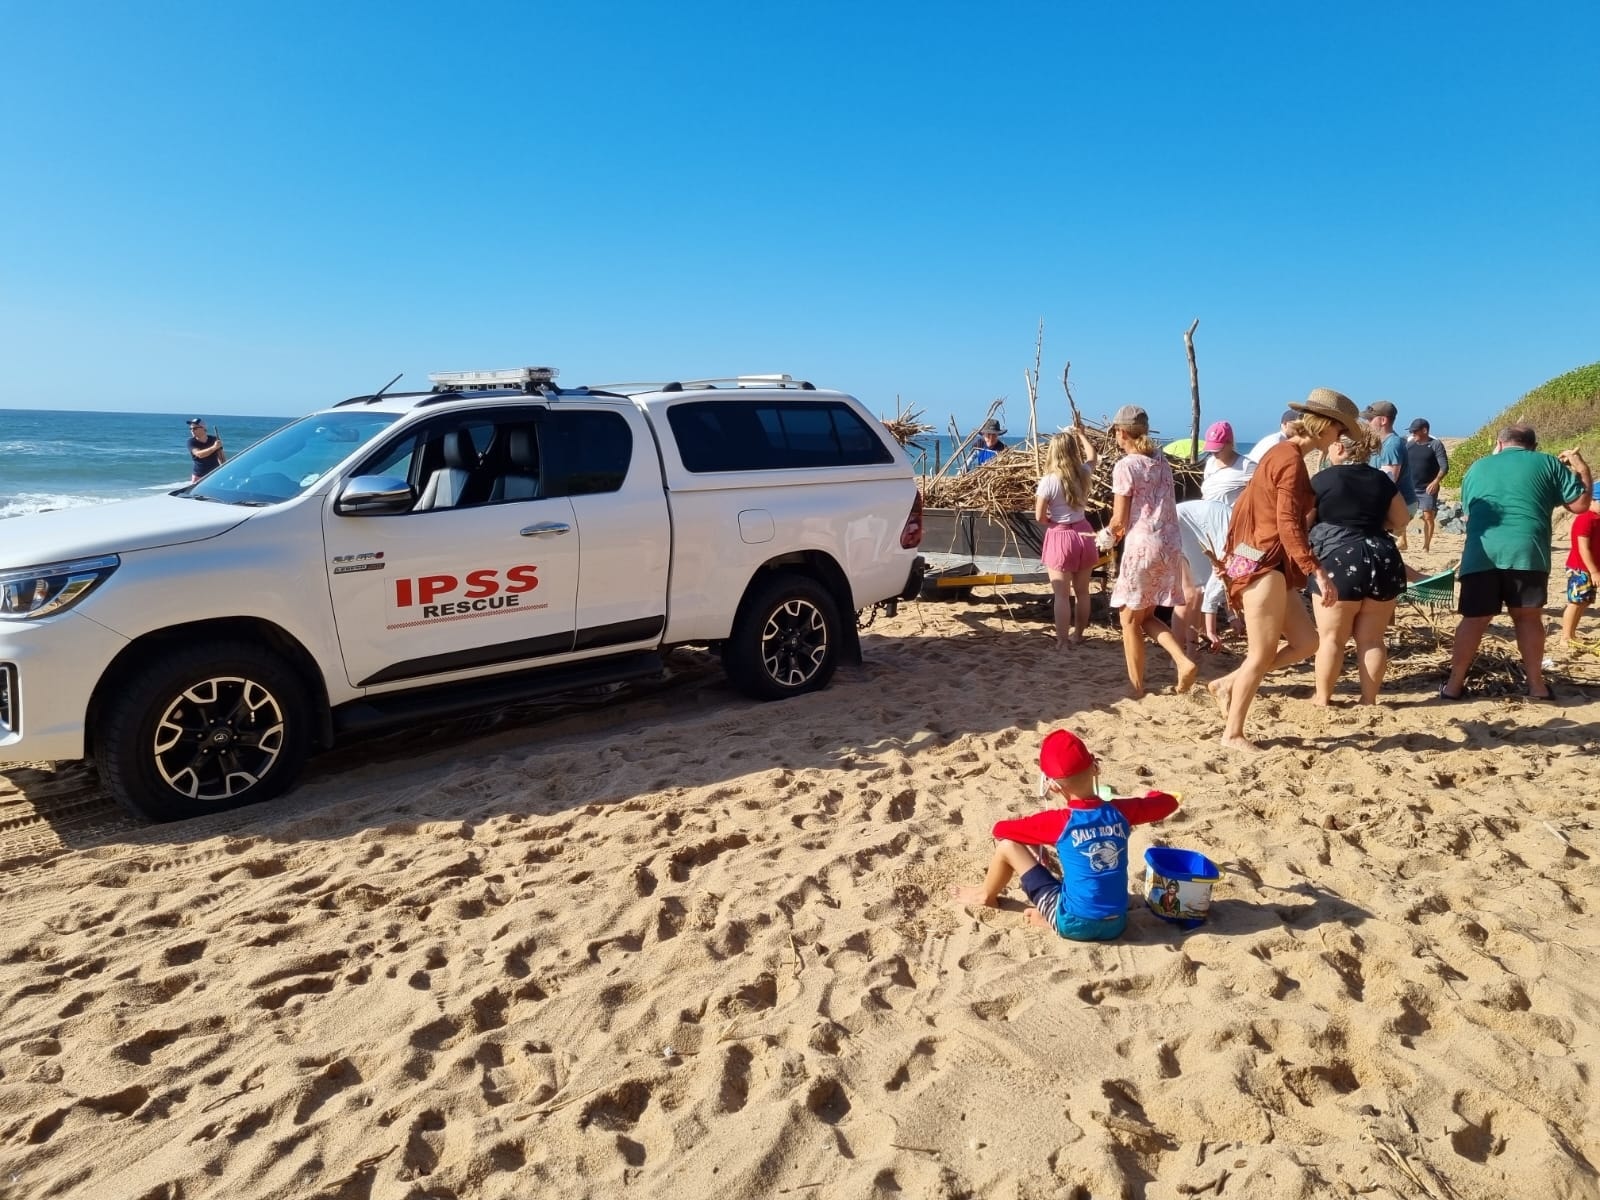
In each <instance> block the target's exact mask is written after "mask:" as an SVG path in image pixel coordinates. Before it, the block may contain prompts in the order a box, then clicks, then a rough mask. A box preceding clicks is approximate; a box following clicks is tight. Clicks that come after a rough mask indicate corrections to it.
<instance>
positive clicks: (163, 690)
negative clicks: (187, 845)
mask: <svg viewBox="0 0 1600 1200" xmlns="http://www.w3.org/2000/svg"><path fill="white" fill-rule="evenodd" d="M311 720H312V714H311V704H310V701H309V699H308V697H307V695H306V688H305V685H304V684H303V683H302V682H301V681H300V678H299V676H298V675H296V674H295V673H294V671H293V670H291V669H290V668H289V667H288V666H287V665H286V664H285V663H284V662H283V661H282V660H281V659H279V658H278V657H276V656H275V655H273V654H271V653H270V652H268V651H266V650H263V649H261V648H259V647H257V646H253V645H250V644H249V643H247V642H218V643H214V644H211V645H208V646H196V647H193V648H186V649H177V650H174V651H172V652H171V653H170V654H168V655H166V656H165V657H164V658H162V659H160V660H159V661H156V662H153V663H151V664H150V665H149V666H147V667H145V668H144V669H143V670H142V671H140V672H138V673H137V674H135V675H134V676H133V677H132V678H131V679H129V680H128V681H127V682H126V684H124V685H123V686H122V687H120V688H118V690H117V693H116V694H115V695H114V696H113V697H111V698H110V699H109V700H108V701H107V703H106V706H105V710H104V720H103V722H102V724H101V729H100V736H99V737H98V738H97V739H96V762H97V764H98V766H99V768H100V778H101V780H102V782H104V783H105V785H106V787H107V788H108V789H109V790H110V791H111V794H112V795H113V796H114V797H116V799H117V800H118V802H119V803H121V804H122V805H123V806H124V807H126V808H129V809H131V810H133V811H134V812H136V813H138V814H139V815H141V816H143V817H146V818H148V819H150V820H152V821H179V820H183V819H185V818H188V817H197V816H203V815H205V814H207V813H213V812H220V811H222V810H224V809H229V808H237V807H239V806H240V805H243V804H254V803H256V802H257V801H260V800H268V799H271V798H272V797H273V796H276V795H278V794H279V793H281V792H283V791H284V790H285V789H286V788H288V787H289V785H290V784H292V783H293V782H294V780H295V776H297V775H298V774H299V773H300V768H301V767H302V766H303V765H304V764H305V760H306V755H307V753H308V752H309V747H310V740H311V739H310V731H311Z"/></svg>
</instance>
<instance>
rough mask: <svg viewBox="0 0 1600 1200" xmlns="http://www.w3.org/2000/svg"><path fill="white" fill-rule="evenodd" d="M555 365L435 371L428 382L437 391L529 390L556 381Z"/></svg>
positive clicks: (556, 371) (429, 376)
mask: <svg viewBox="0 0 1600 1200" xmlns="http://www.w3.org/2000/svg"><path fill="white" fill-rule="evenodd" d="M559 374H560V371H558V370H557V369H556V368H555V367H515V368H513V369H512V370H509V371H433V372H430V373H429V375H428V382H429V383H431V384H432V385H433V390H434V391H436V392H468V391H493V390H497V389H502V388H514V389H520V390H523V391H527V390H529V389H530V388H533V387H536V386H537V385H539V384H541V383H554V382H555V378H556V376H557V375H559Z"/></svg>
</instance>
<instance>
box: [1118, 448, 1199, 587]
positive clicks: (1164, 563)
mask: <svg viewBox="0 0 1600 1200" xmlns="http://www.w3.org/2000/svg"><path fill="white" fill-rule="evenodd" d="M1111 490H1112V491H1113V492H1114V493H1116V494H1117V495H1118V496H1127V497H1128V533H1127V536H1126V538H1124V539H1123V543H1122V561H1121V563H1120V564H1119V566H1118V567H1117V584H1116V586H1115V587H1114V588H1112V589H1111V606H1112V607H1113V608H1135V609H1143V608H1159V607H1162V606H1164V605H1177V604H1182V603H1183V579H1182V575H1183V571H1182V563H1183V536H1182V534H1181V533H1180V531H1179V525H1178V506H1177V504H1176V503H1175V502H1174V500H1173V484H1172V468H1171V467H1169V466H1168V465H1167V460H1166V457H1165V456H1161V457H1157V458H1152V457H1151V456H1150V455H1148V454H1125V455H1123V456H1122V458H1120V459H1118V460H1117V465H1116V466H1115V467H1113V468H1112V470H1111Z"/></svg>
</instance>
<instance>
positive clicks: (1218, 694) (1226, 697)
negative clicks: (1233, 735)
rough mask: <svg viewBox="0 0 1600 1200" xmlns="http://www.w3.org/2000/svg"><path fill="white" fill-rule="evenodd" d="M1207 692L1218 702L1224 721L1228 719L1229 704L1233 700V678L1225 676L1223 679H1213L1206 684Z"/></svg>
mask: <svg viewBox="0 0 1600 1200" xmlns="http://www.w3.org/2000/svg"><path fill="white" fill-rule="evenodd" d="M1206 691H1208V692H1210V693H1211V698H1212V699H1213V700H1215V701H1216V702H1217V707H1218V708H1220V709H1221V710H1222V719H1223V720H1224V721H1226V720H1227V719H1228V703H1229V701H1231V700H1232V699H1233V676H1232V675H1224V676H1223V677H1222V678H1221V679H1213V680H1212V681H1211V682H1210V683H1208V684H1206Z"/></svg>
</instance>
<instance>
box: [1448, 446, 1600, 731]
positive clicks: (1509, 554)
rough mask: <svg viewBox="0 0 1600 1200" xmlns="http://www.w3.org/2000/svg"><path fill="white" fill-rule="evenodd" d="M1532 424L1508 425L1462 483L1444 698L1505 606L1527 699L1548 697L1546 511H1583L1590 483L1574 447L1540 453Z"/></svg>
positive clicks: (1457, 693)
mask: <svg viewBox="0 0 1600 1200" xmlns="http://www.w3.org/2000/svg"><path fill="white" fill-rule="evenodd" d="M1536 446H1537V441H1536V439H1535V438H1534V435H1533V427H1532V426H1531V425H1507V426H1506V427H1505V428H1504V429H1502V430H1501V431H1500V435H1499V438H1498V439H1497V440H1496V442H1495V448H1494V454H1493V455H1491V456H1490V457H1489V458H1480V459H1479V460H1478V461H1477V462H1475V463H1473V464H1472V466H1471V467H1469V468H1468V469H1467V473H1466V476H1465V477H1464V478H1463V479H1462V481H1461V507H1462V509H1463V511H1464V512H1465V513H1466V518H1467V544H1466V547H1465V548H1464V549H1463V550H1462V552H1461V565H1460V566H1459V567H1457V568H1456V574H1457V576H1458V577H1459V579H1460V581H1461V596H1460V603H1459V607H1458V611H1459V612H1460V613H1461V623H1460V624H1459V625H1457V626H1456V636H1455V646H1454V649H1453V651H1452V654H1451V661H1450V678H1449V679H1448V680H1447V681H1446V682H1445V683H1444V684H1443V686H1441V687H1440V688H1439V695H1440V697H1441V698H1442V699H1445V700H1458V699H1460V698H1461V689H1462V687H1463V686H1464V685H1465V684H1466V682H1467V671H1468V669H1469V668H1470V667H1471V666H1472V660H1473V658H1474V657H1475V656H1476V655H1477V653H1478V643H1479V642H1481V641H1482V640H1483V634H1484V630H1486V629H1488V628H1489V622H1490V621H1492V620H1494V619H1495V617H1496V616H1498V615H1499V613H1500V606H1501V605H1502V604H1504V605H1505V607H1506V610H1507V612H1509V613H1510V614H1511V624H1512V627H1513V629H1515V631H1516V635H1517V651H1518V653H1520V654H1521V655H1522V669H1523V672H1524V673H1525V674H1526V675H1527V677H1528V696H1529V698H1530V699H1534V700H1549V699H1551V697H1552V693H1551V691H1550V688H1549V687H1548V685H1546V683H1545V681H1544V671H1543V669H1542V666H1541V664H1542V663H1543V662H1544V605H1545V600H1546V599H1547V598H1548V592H1549V586H1550V511H1551V510H1552V509H1554V508H1560V507H1564V508H1566V509H1568V510H1569V511H1571V512H1575V513H1580V512H1584V511H1585V510H1586V509H1588V507H1589V502H1590V499H1589V493H1590V491H1591V490H1593V487H1594V480H1593V479H1592V478H1591V477H1590V474H1589V464H1588V463H1586V462H1584V461H1583V455H1581V454H1579V453H1578V451H1577V450H1576V449H1572V450H1568V451H1565V452H1564V453H1563V454H1561V456H1560V457H1559V458H1558V457H1556V456H1555V455H1552V454H1542V453H1540V452H1539V450H1537V449H1536Z"/></svg>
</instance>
